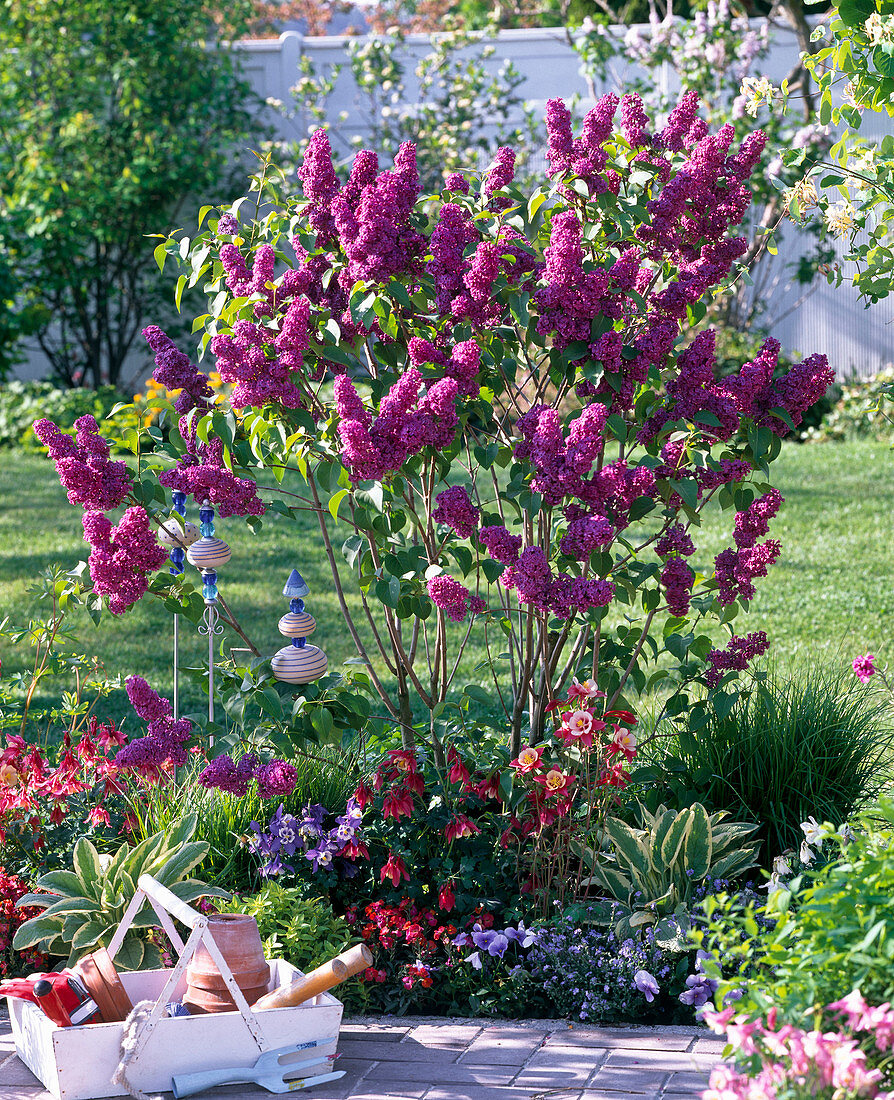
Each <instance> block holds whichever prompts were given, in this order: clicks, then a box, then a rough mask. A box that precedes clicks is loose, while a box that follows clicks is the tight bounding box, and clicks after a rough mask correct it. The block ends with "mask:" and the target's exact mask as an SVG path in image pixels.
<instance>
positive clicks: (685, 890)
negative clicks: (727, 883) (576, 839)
mask: <svg viewBox="0 0 894 1100" xmlns="http://www.w3.org/2000/svg"><path fill="white" fill-rule="evenodd" d="M727 816H728V815H727V814H726V813H724V812H722V811H720V812H717V813H713V814H709V813H708V811H707V810H706V809H705V807H704V806H702V805H701V803H698V802H696V803H695V804H694V805H693V806H689V807H687V808H686V809H684V810H680V812H679V813H675V812H674V811H673V810H668V809H666V808H665V807H664V806H659V807H658V809H657V811H656V812H655V813H654V814H652V813H649V811H648V810H645V809H642V810H641V821H642V828H639V829H637V828H634V827H633V826H631V825H628V824H627V823H626V822H625V821H622V820H621V819H620V818H617V817H607V818H606V819H605V823H604V833H605V839H606V841H607V843H608V849H607V850H606V851H599V852H596V851H594V850H593V849H590V848H587V847H585V846H583V845H581V847H580V852H581V855H582V857H583V858H584V860H585V861H587V862H589V863H590V864H591V869H592V874H591V878H590V884H591V885H593V886H596V887H598V888H600V889H601V890H603V891H605V893H606V894H607V895H608V897H609V898H611V899H613V900H614V901H615V902H616V903H617V906H616V910H615V912H616V914H618V915H619V920H618V926H617V931H618V933H619V938H621V939H623V938H624V933H627V934H629V933H630V932H631V931H632V930H634V929H636V928H641V927H643V926H644V925H650V924H658V923H659V922H661V931H662V933H666V934H668V935H669V937H670V938H671V939H675V938H676V937H677V936H678V935H679V933H680V932H681V931H682V930H685V928H686V927H687V925H688V918H687V914H688V911H689V908H690V904H691V901H692V895H693V891H694V890H695V889H696V888H697V887H698V885H699V883H701V882H703V881H704V880H705V879H709V878H710V879H721V880H727V879H735V878H737V877H738V876H739V875H741V874H742V873H743V872H744V871H746V870H748V868H749V867H753V866H755V863H756V860H757V851H758V845H757V844H753V843H747V840H748V838H749V837H751V835H752V834H753V833H754V832H755V831H756V830H757V826H756V825H750V824H748V823H746V822H741V821H728V820H726V818H727ZM670 917H673V921H664V920H663V918H670Z"/></svg>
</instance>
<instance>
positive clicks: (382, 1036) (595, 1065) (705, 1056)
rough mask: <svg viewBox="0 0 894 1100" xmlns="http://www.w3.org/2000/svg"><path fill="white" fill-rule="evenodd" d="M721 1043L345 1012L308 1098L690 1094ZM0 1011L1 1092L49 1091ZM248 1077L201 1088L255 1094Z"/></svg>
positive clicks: (43, 1097) (632, 1099)
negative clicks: (334, 1048)
mask: <svg viewBox="0 0 894 1100" xmlns="http://www.w3.org/2000/svg"><path fill="white" fill-rule="evenodd" d="M722 1049H723V1045H722V1043H721V1042H719V1041H718V1040H717V1039H714V1038H712V1037H710V1036H709V1035H708V1034H707V1033H706V1032H705V1031H704V1030H701V1029H697V1028H681V1027H672V1028H595V1027H591V1028H588V1027H582V1026H580V1025H571V1024H563V1023H556V1022H554V1021H552V1022H549V1024H547V1022H546V1021H531V1022H527V1023H519V1024H511V1023H491V1022H489V1021H484V1020H482V1021H463V1022H461V1023H460V1022H457V1023H453V1022H437V1021H432V1020H430V1019H427V1020H425V1021H419V1022H414V1021H413V1020H400V1021H397V1020H395V1021H394V1022H391V1021H388V1020H385V1021H382V1022H376V1023H370V1022H368V1021H357V1020H350V1019H349V1020H346V1021H345V1023H344V1025H343V1027H342V1031H341V1040H340V1043H339V1053H340V1058H339V1060H338V1063H337V1068H339V1069H343V1070H345V1076H344V1077H343V1078H342V1079H341V1080H339V1081H333V1082H332V1083H331V1084H328V1085H320V1086H318V1087H317V1088H315V1089H313V1090H311V1091H310V1092H308V1094H307V1095H308V1100H625V1098H626V1100H696V1098H697V1097H699V1095H700V1093H701V1090H702V1089H703V1088H704V1087H705V1084H706V1083H707V1076H708V1073H709V1072H710V1068H711V1066H712V1065H714V1064H715V1063H716V1062H717V1061H718V1060H719V1058H720V1054H721V1051H722ZM12 1051H13V1046H12V1042H11V1038H10V1035H9V1022H8V1018H7V1016H6V1013H5V1012H3V1011H0V1100H52V1098H51V1096H50V1094H49V1093H48V1092H46V1091H45V1090H44V1089H43V1087H42V1086H41V1084H40V1082H39V1081H37V1080H36V1079H35V1078H34V1077H33V1076H32V1075H31V1073H30V1072H29V1071H28V1070H27V1069H26V1068H25V1066H24V1065H23V1064H22V1063H21V1062H20V1061H19V1059H18V1058H17V1057H16V1056H15V1055H14V1053H12ZM271 1095H272V1094H271V1093H268V1092H266V1091H265V1090H263V1089H259V1088H257V1087H256V1086H254V1085H230V1086H227V1087H223V1088H217V1089H213V1090H210V1091H209V1092H208V1093H203V1094H200V1097H199V1098H198V1100H201V1097H203V1096H207V1097H208V1098H209V1100H212V1098H214V1097H217V1098H218V1100H261V1098H262V1097H270V1096H271Z"/></svg>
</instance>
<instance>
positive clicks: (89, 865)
mask: <svg viewBox="0 0 894 1100" xmlns="http://www.w3.org/2000/svg"><path fill="white" fill-rule="evenodd" d="M195 828H196V818H195V815H188V816H186V817H183V818H182V819H181V820H180V821H178V822H177V824H176V825H175V826H174V827H173V828H171V829H168V830H162V831H161V832H158V833H155V834H154V835H152V836H150V837H147V838H146V839H145V840H144V841H142V842H141V843H139V844H137V845H136V846H135V847H133V848H131V847H130V846H129V845H127V844H123V845H122V846H121V847H120V848H119V849H118V851H117V852H116V853H115V855H114V856H101V855H100V854H99V852H97V850H96V848H95V847H94V846H93V845H92V844H91V843H90V841H89V840H87V838H86V837H82V838H81V840H79V841H78V843H77V844H76V845H75V848H74V853H73V857H72V870H70V871H67V870H66V871H51V872H50V873H49V874H46V875H43V876H42V877H41V878H39V879H38V880H37V884H36V885H37V886H38V887H39V889H40V890H41V891H46V892H45V893H44V892H42V893H34V894H26V895H25V896H24V897H23V898H20V899H19V901H18V903H17V904H18V905H19V906H20V907H23V906H26V905H33V906H38V907H40V908H42V909H43V910H44V912H43V913H42V914H41V915H40V916H38V917H33V918H32V919H31V920H29V921H26V922H25V923H24V924H23V925H22V926H21V927H20V928H19V929H18V930H17V931H16V934H15V938H14V939H13V947H14V948H15V949H16V950H17V951H21V950H22V949H23V948H25V947H31V946H32V945H34V944H38V945H40V947H41V948H42V949H43V950H45V951H46V952H47V953H48V954H50V955H56V956H59V955H62V956H64V955H65V954H66V953H68V963H69V964H72V963H74V962H76V961H77V960H78V959H79V958H81V957H82V956H83V955H87V954H89V953H90V952H91V951H92V950H94V949H95V948H96V947H97V946H102V947H107V946H108V944H109V941H110V940H111V938H112V936H113V935H114V933H115V931H116V930H117V928H118V925H119V924H120V923H121V918H122V917H123V916H124V910H125V909H126V908H127V906H128V905H129V904H130V900H131V898H132V897H133V895H134V894H135V893H136V889H137V885H136V884H137V881H138V880H139V878H140V876H141V875H152V877H153V878H155V879H156V880H157V881H158V882H160V883H161V884H162V886H167V887H168V889H169V890H171V891H172V893H174V894H176V895H177V897H178V898H180V900H181V901H185V902H192V901H195V900H196V898H200V897H207V896H213V897H226V896H227V895H226V893H224V892H223V891H221V890H216V889H214V888H213V887H210V886H206V885H205V883H203V882H199V881H198V880H196V879H192V878H185V877H184V876H186V875H187V874H189V872H190V871H191V870H192V869H193V868H194V867H196V866H198V864H199V863H201V862H202V860H203V859H204V857H205V854H206V853H207V851H208V845H207V844H206V843H205V842H204V841H195V840H191V837H192V835H193V833H194V832H195ZM157 924H158V917H157V916H156V915H155V912H154V910H153V909H151V908H149V907H148V906H144V907H143V909H142V910H141V911H140V912H139V913H138V914H137V916H136V917H135V919H134V922H133V925H132V926H131V928H130V929H129V930H128V932H127V935H126V936H125V937H124V942H123V943H122V945H121V948H120V950H119V952H118V954H117V955H116V956H115V964H116V966H118V967H119V968H122V969H125V970H151V969H153V968H155V967H158V966H160V965H161V956H160V954H159V951H158V948H157V947H155V946H154V945H153V944H150V943H148V942H147V940H146V937H145V935H141V931H142V930H143V929H147V928H153V927H155V926H156V925H157Z"/></svg>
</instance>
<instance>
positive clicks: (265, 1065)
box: [173, 1036, 345, 1100]
mask: <svg viewBox="0 0 894 1100" xmlns="http://www.w3.org/2000/svg"><path fill="white" fill-rule="evenodd" d="M337 1038H338V1037H337V1036H335V1037H333V1038H331V1039H314V1040H313V1041H311V1042H308V1043H292V1044H291V1045H290V1046H286V1047H277V1048H276V1050H268V1051H266V1052H265V1053H264V1054H262V1055H261V1057H260V1058H259V1059H258V1060H257V1062H255V1064H254V1065H253V1066H246V1067H244V1068H243V1067H236V1068H235V1069H208V1070H205V1071H204V1072H202V1073H178V1074H177V1076H176V1077H175V1078H174V1079H173V1089H174V1096H175V1097H176V1098H177V1100H180V1097H182V1096H192V1095H193V1094H194V1093H196V1092H203V1091H204V1090H205V1089H210V1088H214V1087H215V1086H217V1085H242V1084H247V1083H248V1082H253V1083H254V1084H256V1085H260V1086H261V1087H262V1088H265V1089H267V1090H268V1092H295V1091H296V1090H297V1089H307V1088H311V1087H312V1086H313V1085H322V1084H323V1083H324V1082H325V1081H337V1080H338V1078H339V1077H344V1075H345V1074H344V1070H340V1071H338V1072H336V1073H321V1074H318V1075H317V1076H316V1077H305V1076H300V1077H296V1076H294V1075H295V1074H296V1073H300V1074H303V1072H304V1070H307V1069H310V1068H311V1066H320V1065H323V1064H324V1063H331V1062H332V1061H333V1060H334V1059H335V1055H334V1054H328V1055H326V1056H325V1057H323V1058H308V1059H305V1060H304V1061H303V1062H285V1063H283V1062H282V1061H281V1059H283V1058H288V1056H289V1055H290V1054H296V1053H298V1052H299V1051H302V1050H308V1049H309V1048H310V1047H320V1046H324V1045H325V1044H326V1043H334V1042H336V1041H337Z"/></svg>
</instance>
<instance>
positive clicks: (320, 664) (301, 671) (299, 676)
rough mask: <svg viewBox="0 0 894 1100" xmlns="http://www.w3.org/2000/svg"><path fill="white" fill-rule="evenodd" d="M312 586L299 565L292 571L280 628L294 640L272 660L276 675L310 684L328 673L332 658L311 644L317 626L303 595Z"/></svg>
mask: <svg viewBox="0 0 894 1100" xmlns="http://www.w3.org/2000/svg"><path fill="white" fill-rule="evenodd" d="M309 592H310V589H309V588H308V587H307V583H306V582H305V580H304V578H303V577H302V576H301V574H300V573H299V572H298V570H297V569H293V570H292V572H291V573H290V574H289V579H288V580H287V581H286V584H285V587H284V588H283V590H282V593H283V595H284V596H288V597H289V610H288V612H287V613H286V614H285V615H283V617H282V618H281V619H280V620H279V632H280V634H283V635H285V637H287V638H291V644H290V645H287V646H283V648H282V649H280V650H278V651H277V652H276V653H275V654H274V655H273V658H272V660H271V662H270V664H271V667H272V669H273V675H274V676H275V677H276V679H277V680H282V681H283V683H287V684H309V683H312V682H313V681H314V680H319V678H320V677H321V676H323V675H325V673H326V669H327V668H328V667H329V660H328V658H327V657H326V654H325V653H324V652H323V651H322V649H320V647H319V646H315V645H309V644H308V642H307V637H308V635H309V634H311V633H313V631H314V630H315V629H316V626H317V623H316V620H315V619H314V617H313V615H309V614H308V613H307V612H306V611H305V610H304V599H303V597H304V596H306V595H308V593H309Z"/></svg>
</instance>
